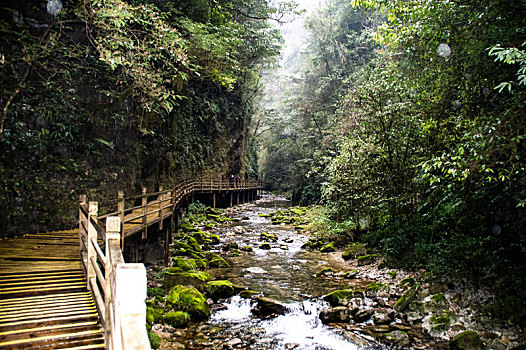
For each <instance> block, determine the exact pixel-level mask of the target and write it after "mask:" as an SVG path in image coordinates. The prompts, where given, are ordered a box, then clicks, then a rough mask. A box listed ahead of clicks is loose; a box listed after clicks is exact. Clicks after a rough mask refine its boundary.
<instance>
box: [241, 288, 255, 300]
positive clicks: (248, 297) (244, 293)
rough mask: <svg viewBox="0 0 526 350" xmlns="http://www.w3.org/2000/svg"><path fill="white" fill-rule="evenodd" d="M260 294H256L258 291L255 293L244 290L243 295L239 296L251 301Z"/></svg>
mask: <svg viewBox="0 0 526 350" xmlns="http://www.w3.org/2000/svg"><path fill="white" fill-rule="evenodd" d="M258 294H259V292H256V291H253V290H244V291H242V292H241V293H239V296H240V297H241V298H245V299H250V298H252V297H253V296H254V295H258Z"/></svg>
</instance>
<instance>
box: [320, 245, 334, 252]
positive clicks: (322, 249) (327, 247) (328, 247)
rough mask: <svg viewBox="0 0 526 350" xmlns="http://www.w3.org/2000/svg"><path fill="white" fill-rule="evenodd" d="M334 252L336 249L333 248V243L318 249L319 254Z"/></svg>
mask: <svg viewBox="0 0 526 350" xmlns="http://www.w3.org/2000/svg"><path fill="white" fill-rule="evenodd" d="M334 251H336V248H335V247H334V243H333V242H331V243H328V244H326V245H324V246H323V247H321V249H320V252H322V253H330V252H334Z"/></svg>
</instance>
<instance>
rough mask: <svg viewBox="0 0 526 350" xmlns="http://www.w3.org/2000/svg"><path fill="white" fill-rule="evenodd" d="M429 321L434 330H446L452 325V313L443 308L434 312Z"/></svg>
mask: <svg viewBox="0 0 526 350" xmlns="http://www.w3.org/2000/svg"><path fill="white" fill-rule="evenodd" d="M429 321H430V323H431V327H432V329H433V330H434V331H444V330H446V329H447V328H448V327H449V326H450V325H451V314H450V313H449V311H448V310H441V311H440V312H437V313H435V314H433V316H431V319H430V320H429Z"/></svg>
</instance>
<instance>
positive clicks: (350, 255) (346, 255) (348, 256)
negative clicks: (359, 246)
mask: <svg viewBox="0 0 526 350" xmlns="http://www.w3.org/2000/svg"><path fill="white" fill-rule="evenodd" d="M342 258H343V260H345V261H347V260H351V259H354V254H353V253H352V252H350V251H348V250H347V251H344V252H343V253H342Z"/></svg>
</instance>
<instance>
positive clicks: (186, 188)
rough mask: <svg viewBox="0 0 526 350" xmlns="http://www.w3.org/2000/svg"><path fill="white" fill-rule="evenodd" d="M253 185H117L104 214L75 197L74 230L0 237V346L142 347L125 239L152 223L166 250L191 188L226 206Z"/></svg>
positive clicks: (136, 268)
mask: <svg viewBox="0 0 526 350" xmlns="http://www.w3.org/2000/svg"><path fill="white" fill-rule="evenodd" d="M260 189H262V184H261V183H260V182H255V181H245V180H242V181H239V182H236V183H235V184H234V183H231V182H228V181H225V180H223V179H219V180H206V181H204V180H203V179H201V180H200V181H186V182H183V183H180V184H178V185H177V186H175V187H174V188H172V189H170V190H164V191H163V189H162V188H161V189H159V191H158V192H154V193H146V189H143V191H142V194H141V195H136V196H132V197H127V198H125V197H124V194H123V193H122V192H119V193H118V198H117V200H116V201H114V202H113V203H110V204H109V207H110V208H114V209H113V211H112V210H108V211H106V212H107V214H105V215H99V214H98V203H96V202H88V201H87V198H86V196H81V198H80V205H79V229H78V230H70V231H59V232H47V233H38V234H27V235H23V236H20V237H15V238H8V239H0V350H2V349H78V350H81V349H97V348H106V349H149V341H148V337H147V335H146V329H145V327H144V324H145V322H146V307H145V304H144V299H145V298H146V284H147V283H146V269H145V268H144V265H143V264H133V263H126V262H125V261H124V259H123V255H122V246H123V242H124V239H125V238H129V237H131V236H133V235H139V234H140V235H141V236H136V237H139V238H142V239H143V240H144V239H147V238H148V232H149V231H150V227H151V226H153V225H156V227H154V228H153V229H151V230H153V231H154V232H155V230H157V231H163V232H164V235H165V236H164V241H165V255H166V256H167V255H168V250H169V241H170V240H171V230H170V229H171V227H172V223H173V220H174V217H175V220H177V219H178V215H179V209H181V207H182V206H184V205H188V204H189V203H190V202H191V201H192V200H193V196H194V195H196V194H206V195H207V196H208V194H209V195H210V196H211V200H212V202H213V205H214V206H215V203H216V196H225V195H226V196H228V198H229V202H230V205H232V204H233V203H234V201H235V202H237V203H240V200H241V201H245V200H249V201H250V200H253V199H255V198H256V197H257V193H258V192H257V191H258V190H260ZM115 209H116V211H115ZM167 219H169V220H167ZM165 221H166V222H165ZM176 222H177V221H176ZM163 227H164V229H163ZM88 281H89V283H88ZM124 295H125V296H126V297H125V298H122V296H124ZM121 299H126V302H125V303H120V302H119V300H121Z"/></svg>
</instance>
